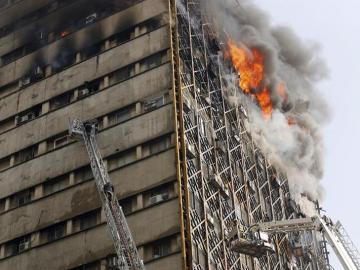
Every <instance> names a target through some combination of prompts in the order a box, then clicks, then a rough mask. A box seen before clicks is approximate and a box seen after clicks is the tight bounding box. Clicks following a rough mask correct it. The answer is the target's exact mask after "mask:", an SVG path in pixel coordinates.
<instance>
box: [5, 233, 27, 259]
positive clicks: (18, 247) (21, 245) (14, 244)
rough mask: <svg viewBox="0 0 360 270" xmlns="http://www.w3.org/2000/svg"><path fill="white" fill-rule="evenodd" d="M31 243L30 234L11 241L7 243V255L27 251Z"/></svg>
mask: <svg viewBox="0 0 360 270" xmlns="http://www.w3.org/2000/svg"><path fill="white" fill-rule="evenodd" d="M30 243H31V239H30V235H26V236H23V237H20V238H18V239H16V240H13V241H11V242H9V243H7V244H6V246H5V249H6V251H5V252H6V255H7V256H11V255H16V254H19V253H21V252H23V251H25V250H27V249H29V248H30V247H31V245H30Z"/></svg>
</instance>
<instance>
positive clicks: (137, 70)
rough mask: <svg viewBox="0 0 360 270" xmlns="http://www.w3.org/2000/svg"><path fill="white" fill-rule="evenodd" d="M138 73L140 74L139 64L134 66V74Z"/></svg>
mask: <svg viewBox="0 0 360 270" xmlns="http://www.w3.org/2000/svg"><path fill="white" fill-rule="evenodd" d="M138 73H140V63H139V62H138V63H136V64H135V74H138Z"/></svg>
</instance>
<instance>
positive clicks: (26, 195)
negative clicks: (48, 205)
mask: <svg viewBox="0 0 360 270" xmlns="http://www.w3.org/2000/svg"><path fill="white" fill-rule="evenodd" d="M33 195H34V189H33V188H32V189H28V190H25V191H22V192H19V193H17V194H14V195H13V196H12V197H11V198H10V205H11V207H12V208H16V207H20V206H22V205H26V204H28V203H30V202H31V200H32V197H33Z"/></svg>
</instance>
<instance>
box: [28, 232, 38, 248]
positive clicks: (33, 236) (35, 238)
mask: <svg viewBox="0 0 360 270" xmlns="http://www.w3.org/2000/svg"><path fill="white" fill-rule="evenodd" d="M30 239H31V247H36V246H38V245H40V232H34V233H32V234H31V238H30Z"/></svg>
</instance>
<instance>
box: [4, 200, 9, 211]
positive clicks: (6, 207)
mask: <svg viewBox="0 0 360 270" xmlns="http://www.w3.org/2000/svg"><path fill="white" fill-rule="evenodd" d="M9 209H10V198H9V197H7V198H6V200H5V209H4V211H8V210H9Z"/></svg>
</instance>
